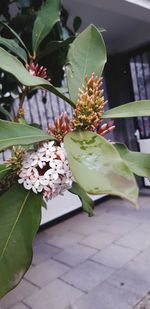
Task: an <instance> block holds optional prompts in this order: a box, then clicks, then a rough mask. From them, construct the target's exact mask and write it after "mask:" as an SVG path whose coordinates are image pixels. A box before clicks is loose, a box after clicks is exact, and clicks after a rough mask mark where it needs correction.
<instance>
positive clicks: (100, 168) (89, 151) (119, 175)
mask: <svg viewBox="0 0 150 309" xmlns="http://www.w3.org/2000/svg"><path fill="white" fill-rule="evenodd" d="M65 148H66V150H67V154H68V160H69V165H70V168H71V170H72V173H73V176H74V178H75V180H76V181H77V183H79V185H80V186H81V187H82V188H83V189H84V190H85V191H86V192H87V193H90V194H111V195H117V196H120V197H123V198H125V199H127V200H129V201H131V202H132V203H133V204H135V205H137V197H138V188H137V185H136V182H135V178H134V176H133V174H132V172H131V171H130V169H129V168H128V166H127V164H126V163H124V161H123V160H122V159H121V157H120V155H119V154H118V152H117V151H116V149H115V147H114V146H113V145H112V144H111V143H109V142H108V141H107V140H106V139H104V138H103V137H101V136H99V135H97V134H96V133H93V132H88V131H85V132H84V131H80V132H72V133H69V134H67V135H66V137H65Z"/></svg>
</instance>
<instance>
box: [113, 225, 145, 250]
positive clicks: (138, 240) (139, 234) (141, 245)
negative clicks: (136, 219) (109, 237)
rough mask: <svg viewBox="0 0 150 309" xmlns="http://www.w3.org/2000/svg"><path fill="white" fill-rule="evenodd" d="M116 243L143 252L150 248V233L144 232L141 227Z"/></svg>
mask: <svg viewBox="0 0 150 309" xmlns="http://www.w3.org/2000/svg"><path fill="white" fill-rule="evenodd" d="M115 243H116V244H118V245H121V246H125V247H128V248H131V249H132V248H133V249H137V250H139V251H142V250H144V249H146V248H147V247H149V245H150V237H149V234H148V233H145V232H143V230H142V229H141V228H140V227H139V228H138V229H135V230H134V231H132V232H131V233H128V234H127V235H125V236H124V237H121V238H120V239H119V240H117V241H115Z"/></svg>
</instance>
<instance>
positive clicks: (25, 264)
mask: <svg viewBox="0 0 150 309" xmlns="http://www.w3.org/2000/svg"><path fill="white" fill-rule="evenodd" d="M41 203H42V196H41V195H40V194H37V195H36V194H34V193H33V192H32V191H28V190H25V189H24V188H23V187H22V186H21V185H19V184H18V185H17V184H16V185H14V186H13V187H12V188H11V189H9V191H7V192H6V193H4V194H3V195H2V196H1V197H0V298H2V297H3V296H4V295H5V294H6V293H7V292H8V291H9V290H11V289H12V288H14V287H15V286H16V285H17V284H18V283H19V281H20V280H21V278H22V276H23V275H24V273H25V272H26V271H27V269H28V268H29V266H30V264H31V261H32V241H33V239H34V237H35V234H36V232H37V230H38V227H39V224H40V220H41Z"/></svg>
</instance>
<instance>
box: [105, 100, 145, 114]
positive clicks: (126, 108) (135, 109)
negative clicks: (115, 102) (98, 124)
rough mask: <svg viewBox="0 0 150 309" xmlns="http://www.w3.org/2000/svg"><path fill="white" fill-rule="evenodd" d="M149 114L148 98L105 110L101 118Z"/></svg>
mask: <svg viewBox="0 0 150 309" xmlns="http://www.w3.org/2000/svg"><path fill="white" fill-rule="evenodd" d="M141 116H150V100H142V101H135V102H131V103H126V104H123V105H120V106H118V107H115V108H112V109H109V110H108V111H106V112H105V113H104V114H103V115H102V118H126V117H127V118H128V117H141Z"/></svg>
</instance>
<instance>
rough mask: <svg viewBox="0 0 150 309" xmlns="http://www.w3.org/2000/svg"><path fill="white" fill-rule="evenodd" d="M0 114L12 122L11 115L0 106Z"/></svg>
mask: <svg viewBox="0 0 150 309" xmlns="http://www.w3.org/2000/svg"><path fill="white" fill-rule="evenodd" d="M0 112H1V113H2V114H4V115H5V116H6V117H7V118H8V119H10V120H12V116H11V114H10V113H9V112H8V111H7V109H5V108H4V107H3V106H2V104H0Z"/></svg>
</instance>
